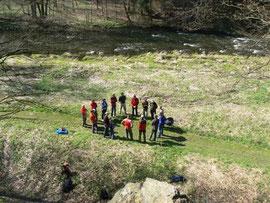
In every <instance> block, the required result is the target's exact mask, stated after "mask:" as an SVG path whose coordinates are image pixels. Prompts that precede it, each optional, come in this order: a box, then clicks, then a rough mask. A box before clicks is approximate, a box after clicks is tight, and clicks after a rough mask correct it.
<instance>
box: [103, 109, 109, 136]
mask: <svg viewBox="0 0 270 203" xmlns="http://www.w3.org/2000/svg"><path fill="white" fill-rule="evenodd" d="M103 124H104V132H103V136H104V137H106V136H108V135H109V125H110V120H109V117H108V112H106V113H105V116H104V118H103Z"/></svg>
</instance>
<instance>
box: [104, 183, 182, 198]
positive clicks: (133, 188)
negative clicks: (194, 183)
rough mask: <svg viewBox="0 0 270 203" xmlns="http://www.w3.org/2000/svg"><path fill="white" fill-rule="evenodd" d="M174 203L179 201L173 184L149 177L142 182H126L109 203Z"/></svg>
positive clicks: (178, 194) (177, 192) (178, 195)
mask: <svg viewBox="0 0 270 203" xmlns="http://www.w3.org/2000/svg"><path fill="white" fill-rule="evenodd" d="M131 202H132V203H165V202H166V203H175V202H181V200H180V193H179V191H178V190H177V189H176V188H175V186H173V185H171V184H168V183H166V182H161V181H158V180H154V179H151V178H146V180H145V182H144V183H128V184H127V185H126V186H125V187H124V188H123V189H121V190H119V191H118V192H117V193H116V194H115V195H114V197H113V199H112V200H111V201H109V203H131Z"/></svg>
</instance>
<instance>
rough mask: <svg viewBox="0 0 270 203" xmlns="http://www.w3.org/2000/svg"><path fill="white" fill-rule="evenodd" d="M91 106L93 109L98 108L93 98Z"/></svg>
mask: <svg viewBox="0 0 270 203" xmlns="http://www.w3.org/2000/svg"><path fill="white" fill-rule="evenodd" d="M90 107H91V110H93V109H97V103H96V102H95V100H92V102H91V104H90Z"/></svg>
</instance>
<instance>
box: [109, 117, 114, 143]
mask: <svg viewBox="0 0 270 203" xmlns="http://www.w3.org/2000/svg"><path fill="white" fill-rule="evenodd" d="M109 128H110V135H111V139H113V138H114V128H115V125H114V124H113V120H112V118H111V117H110V118H109Z"/></svg>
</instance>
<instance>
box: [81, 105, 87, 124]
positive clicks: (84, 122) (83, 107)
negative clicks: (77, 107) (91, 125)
mask: <svg viewBox="0 0 270 203" xmlns="http://www.w3.org/2000/svg"><path fill="white" fill-rule="evenodd" d="M87 111H88V110H87V109H86V108H85V105H84V104H83V105H82V108H81V114H82V120H83V124H82V126H83V127H84V126H86V125H87V124H86V119H87Z"/></svg>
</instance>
